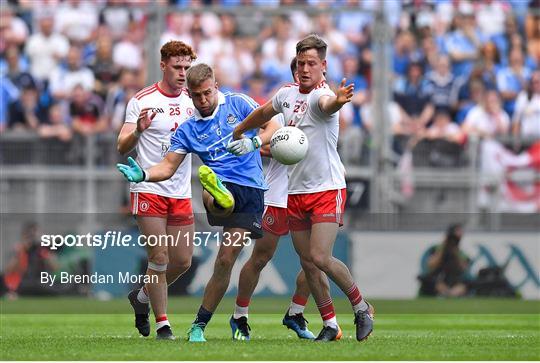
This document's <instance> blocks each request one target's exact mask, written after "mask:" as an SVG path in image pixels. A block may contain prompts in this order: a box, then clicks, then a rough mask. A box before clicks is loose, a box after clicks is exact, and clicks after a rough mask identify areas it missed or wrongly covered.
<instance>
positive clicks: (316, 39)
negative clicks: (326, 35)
mask: <svg viewBox="0 0 540 363" xmlns="http://www.w3.org/2000/svg"><path fill="white" fill-rule="evenodd" d="M327 48H328V45H326V42H325V41H324V40H323V39H322V38H321V37H320V36H318V35H317V34H311V35H308V36H307V37H305V38H304V39H302V40H301V41H299V42H298V43H297V44H296V55H298V54H300V53H303V52H306V51H308V50H310V49H315V50H316V51H317V54H318V55H319V58H320V59H323V60H324V59H326V49H327Z"/></svg>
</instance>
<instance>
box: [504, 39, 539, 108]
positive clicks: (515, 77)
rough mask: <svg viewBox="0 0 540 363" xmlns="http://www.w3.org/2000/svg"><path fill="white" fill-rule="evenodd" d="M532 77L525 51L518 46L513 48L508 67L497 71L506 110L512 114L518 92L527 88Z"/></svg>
mask: <svg viewBox="0 0 540 363" xmlns="http://www.w3.org/2000/svg"><path fill="white" fill-rule="evenodd" d="M530 77H531V72H530V70H529V69H528V68H527V67H525V65H524V60H523V52H522V51H521V49H518V48H514V49H512V50H511V51H510V56H509V65H508V67H506V68H503V69H501V70H500V71H499V72H497V89H498V90H499V92H500V93H501V97H502V99H503V101H504V110H505V111H506V112H507V113H508V114H509V115H510V116H512V114H513V113H514V107H515V103H516V97H517V95H518V93H519V92H521V90H523V89H526V88H527V83H528V81H529V78H530Z"/></svg>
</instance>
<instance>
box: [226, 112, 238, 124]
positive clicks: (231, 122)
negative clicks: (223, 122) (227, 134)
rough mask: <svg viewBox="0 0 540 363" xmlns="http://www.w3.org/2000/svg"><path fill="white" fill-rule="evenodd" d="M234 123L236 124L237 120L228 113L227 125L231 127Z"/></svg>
mask: <svg viewBox="0 0 540 363" xmlns="http://www.w3.org/2000/svg"><path fill="white" fill-rule="evenodd" d="M236 122H238V118H237V117H236V116H235V115H233V114H232V113H230V114H229V115H228V116H227V123H228V124H229V125H232V124H235V123H236Z"/></svg>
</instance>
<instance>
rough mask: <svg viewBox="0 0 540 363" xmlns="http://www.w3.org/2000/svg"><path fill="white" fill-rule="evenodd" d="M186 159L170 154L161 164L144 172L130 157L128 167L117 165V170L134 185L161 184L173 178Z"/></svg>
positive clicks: (181, 155) (182, 155)
mask: <svg viewBox="0 0 540 363" xmlns="http://www.w3.org/2000/svg"><path fill="white" fill-rule="evenodd" d="M185 157H186V155H185V154H177V153H174V152H169V153H167V155H166V156H165V158H164V159H163V160H161V162H160V163H159V164H157V165H154V166H153V167H151V168H150V169H147V170H144V169H143V168H141V166H140V165H139V163H137V162H136V161H135V159H133V158H132V157H131V156H130V157H128V165H125V164H116V168H117V169H118V170H119V171H120V172H121V173H122V174H123V175H124V178H126V180H128V181H130V182H133V183H140V182H142V181H148V182H159V181H162V180H167V179H169V178H170V177H171V176H173V174H174V173H175V172H176V169H178V167H179V166H180V164H182V161H184V158H185Z"/></svg>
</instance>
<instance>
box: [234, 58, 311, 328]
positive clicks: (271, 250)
mask: <svg viewBox="0 0 540 363" xmlns="http://www.w3.org/2000/svg"><path fill="white" fill-rule="evenodd" d="M291 74H292V76H293V78H294V80H295V82H297V81H298V77H297V73H296V57H294V58H293V60H292V61H291ZM274 120H276V122H277V123H279V125H280V126H286V123H285V118H284V117H283V114H279V115H277V116H274ZM261 130H262V128H261ZM261 155H262V156H268V157H272V154H270V149H269V145H265V146H263V147H262V148H261ZM288 179H289V177H288V176H287V166H286V165H283V164H280V163H279V162H277V161H276V160H274V159H270V164H269V165H268V168H267V169H266V177H265V180H266V184H267V185H268V190H267V191H265V192H264V214H263V225H262V227H263V231H264V235H263V237H262V238H261V239H258V240H257V241H256V242H255V247H254V248H253V252H252V253H251V256H250V257H249V260H247V261H246V263H245V264H244V267H242V270H241V271H240V277H239V281H238V294H237V295H236V304H235V309H234V314H233V320H234V324H232V325H235V326H236V328H237V330H238V333H236V332H235V331H234V329H233V339H236V338H235V337H236V335H237V334H240V335H243V336H244V337H245V336H249V329H248V325H247V320H248V315H249V314H248V311H249V303H250V301H251V297H252V295H253V292H254V291H255V288H256V287H257V283H258V282H259V276H260V274H261V271H262V270H263V269H264V267H265V266H266V264H267V263H268V262H269V261H270V260H271V259H272V257H273V256H274V254H275V252H276V248H277V245H278V242H279V239H280V238H281V236H285V235H287V234H289V225H288V217H287V184H288ZM309 295H310V291H309V286H308V284H307V280H306V276H305V274H304V271H302V270H300V272H299V273H298V276H297V278H296V290H295V292H294V295H293V297H292V301H291V304H290V306H289V309H288V310H287V313H286V314H285V317H284V318H283V325H285V326H286V327H287V328H289V329H291V330H293V331H294V332H295V333H296V334H297V335H298V337H299V338H301V339H313V338H315V336H314V335H313V333H312V332H311V331H309V330H308V328H307V320H306V319H305V318H304V308H305V306H306V304H307V301H308V299H309Z"/></svg>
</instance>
